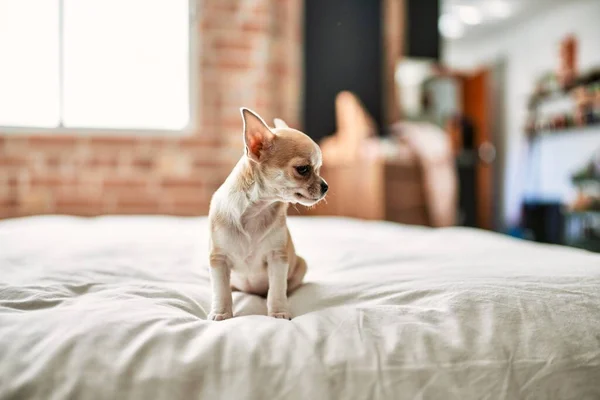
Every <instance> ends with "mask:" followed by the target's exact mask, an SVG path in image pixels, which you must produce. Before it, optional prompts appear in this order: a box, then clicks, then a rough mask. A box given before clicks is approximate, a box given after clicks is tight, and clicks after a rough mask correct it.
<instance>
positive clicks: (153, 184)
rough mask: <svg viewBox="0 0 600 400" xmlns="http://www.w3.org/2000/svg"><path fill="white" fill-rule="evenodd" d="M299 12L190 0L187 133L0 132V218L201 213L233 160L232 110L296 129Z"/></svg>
mask: <svg viewBox="0 0 600 400" xmlns="http://www.w3.org/2000/svg"><path fill="white" fill-rule="evenodd" d="M301 13H302V0H198V15H199V22H198V37H197V44H198V51H197V52H196V53H197V57H198V63H197V64H198V71H197V73H198V79H197V80H198V87H197V88H193V89H194V90H197V91H198V92H197V93H198V99H199V100H198V110H197V111H196V112H197V115H196V118H197V129H196V130H195V132H194V133H193V134H192V135H191V136H186V137H177V138H175V137H169V136H161V137H147V136H146V137H144V136H143V135H122V136H115V135H114V134H111V135H108V134H106V135H102V134H94V135H89V134H88V135H72V136H65V135H58V134H44V135H39V134H35V133H34V132H32V133H31V134H19V133H11V134H2V132H1V131H0V218H8V217H16V216H24V215H34V214H50V213H58V214H75V215H86V216H91V215H101V214H159V213H160V214H174V215H203V214H206V213H207V211H208V204H209V201H210V196H211V195H212V193H213V192H214V190H216V188H217V187H218V186H219V185H220V183H221V182H222V181H223V180H224V179H225V177H226V176H227V174H228V173H229V171H230V170H231V168H232V166H233V165H234V164H235V162H236V161H237V160H238V159H239V157H240V156H241V154H242V142H241V126H242V125H241V119H240V114H239V107H240V106H247V107H250V108H253V109H255V110H256V111H258V112H259V113H260V114H261V115H262V116H263V117H264V118H266V119H267V120H270V121H272V119H273V118H274V117H281V118H284V119H285V120H286V121H287V122H288V123H289V124H290V125H292V126H298V123H299V114H300V113H299V107H300V84H301V80H302V71H301V59H300V57H301V45H302V44H301V37H302V35H301V28H302V14H301Z"/></svg>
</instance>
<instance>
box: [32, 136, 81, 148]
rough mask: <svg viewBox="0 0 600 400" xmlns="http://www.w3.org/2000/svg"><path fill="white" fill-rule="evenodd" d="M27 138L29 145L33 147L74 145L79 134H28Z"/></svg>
mask: <svg viewBox="0 0 600 400" xmlns="http://www.w3.org/2000/svg"><path fill="white" fill-rule="evenodd" d="M27 140H28V142H29V145H30V146H32V147H44V146H73V145H75V144H76V143H77V141H78V140H81V138H78V137H77V136H71V135H61V136H58V135H47V136H28V137H27Z"/></svg>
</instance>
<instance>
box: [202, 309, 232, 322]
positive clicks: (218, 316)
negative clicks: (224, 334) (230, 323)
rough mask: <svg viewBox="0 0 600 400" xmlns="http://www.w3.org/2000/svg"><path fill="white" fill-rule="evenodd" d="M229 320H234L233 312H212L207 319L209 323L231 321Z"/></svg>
mask: <svg viewBox="0 0 600 400" xmlns="http://www.w3.org/2000/svg"><path fill="white" fill-rule="evenodd" d="M229 318H233V312H231V311H225V312H216V311H211V312H210V314H208V317H206V319H207V320H209V321H223V320H225V319H229Z"/></svg>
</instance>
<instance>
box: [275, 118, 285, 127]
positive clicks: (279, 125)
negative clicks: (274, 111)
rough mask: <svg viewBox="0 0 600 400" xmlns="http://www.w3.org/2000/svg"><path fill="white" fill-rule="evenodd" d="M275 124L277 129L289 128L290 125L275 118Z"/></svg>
mask: <svg viewBox="0 0 600 400" xmlns="http://www.w3.org/2000/svg"><path fill="white" fill-rule="evenodd" d="M273 122H275V128H289V126H288V124H286V123H285V121H284V120H282V119H279V118H275V119H274V120H273Z"/></svg>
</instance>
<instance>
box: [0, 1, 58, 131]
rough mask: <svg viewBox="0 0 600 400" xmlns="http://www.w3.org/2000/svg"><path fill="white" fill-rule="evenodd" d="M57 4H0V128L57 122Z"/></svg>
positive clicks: (19, 2)
mask: <svg viewBox="0 0 600 400" xmlns="http://www.w3.org/2000/svg"><path fill="white" fill-rule="evenodd" d="M58 4H59V2H58V0H0V126H38V127H46V128H48V127H55V126H58V124H59V120H60V117H59V116H60V110H59V98H60V96H59V65H60V64H59V59H58V57H59V41H58V37H59V36H58V32H59V12H58V10H59V7H58ZM32 10H35V12H33V11H32Z"/></svg>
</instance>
